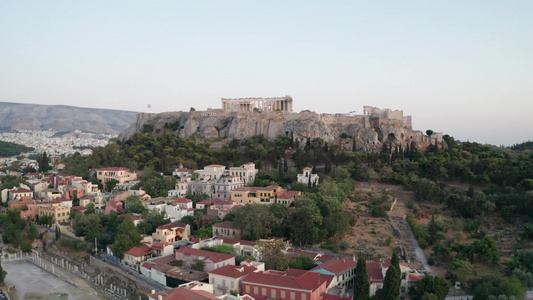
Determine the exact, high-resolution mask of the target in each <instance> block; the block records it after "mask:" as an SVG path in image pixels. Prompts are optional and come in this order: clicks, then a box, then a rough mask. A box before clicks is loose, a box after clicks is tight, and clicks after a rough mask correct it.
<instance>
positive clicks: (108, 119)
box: [0, 102, 137, 134]
mask: <svg viewBox="0 0 533 300" xmlns="http://www.w3.org/2000/svg"><path fill="white" fill-rule="evenodd" d="M136 116H137V112H133V111H124V110H112V109H101V108H85V107H76V106H67V105H40V104H25V103H12V102H0V129H2V130H3V131H6V130H13V129H19V130H48V129H54V130H57V131H74V130H82V131H85V132H94V133H105V134H118V133H120V132H122V131H124V130H125V129H126V128H128V127H129V126H130V125H131V124H133V123H134V122H135V119H136Z"/></svg>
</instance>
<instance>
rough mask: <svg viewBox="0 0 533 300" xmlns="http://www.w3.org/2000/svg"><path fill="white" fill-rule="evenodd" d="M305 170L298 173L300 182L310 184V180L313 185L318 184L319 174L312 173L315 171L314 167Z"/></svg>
mask: <svg viewBox="0 0 533 300" xmlns="http://www.w3.org/2000/svg"><path fill="white" fill-rule="evenodd" d="M303 171H304V172H303V173H302V174H298V175H297V179H298V182H300V183H303V184H309V181H311V185H318V179H319V177H318V175H317V174H311V172H312V171H313V169H312V168H309V167H307V168H304V170H303Z"/></svg>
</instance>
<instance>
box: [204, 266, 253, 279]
mask: <svg viewBox="0 0 533 300" xmlns="http://www.w3.org/2000/svg"><path fill="white" fill-rule="evenodd" d="M256 270H257V269H256V268H255V267H249V266H231V265H227V266H224V267H222V268H218V269H215V270H212V271H211V272H209V274H215V275H220V276H226V277H231V278H240V277H242V276H245V275H246V274H249V273H252V272H254V271H256Z"/></svg>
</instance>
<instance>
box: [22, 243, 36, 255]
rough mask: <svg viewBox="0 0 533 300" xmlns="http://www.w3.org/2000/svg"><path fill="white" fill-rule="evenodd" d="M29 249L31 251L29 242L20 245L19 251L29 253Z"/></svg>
mask: <svg viewBox="0 0 533 300" xmlns="http://www.w3.org/2000/svg"><path fill="white" fill-rule="evenodd" d="M31 249H33V247H32V245H31V242H28V241H24V242H22V244H20V250H22V252H24V253H30V252H31Z"/></svg>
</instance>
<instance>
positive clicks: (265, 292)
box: [261, 288, 267, 296]
mask: <svg viewBox="0 0 533 300" xmlns="http://www.w3.org/2000/svg"><path fill="white" fill-rule="evenodd" d="M262 290H263V292H262V293H261V294H262V295H263V296H266V295H267V289H266V288H263V289H262Z"/></svg>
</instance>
